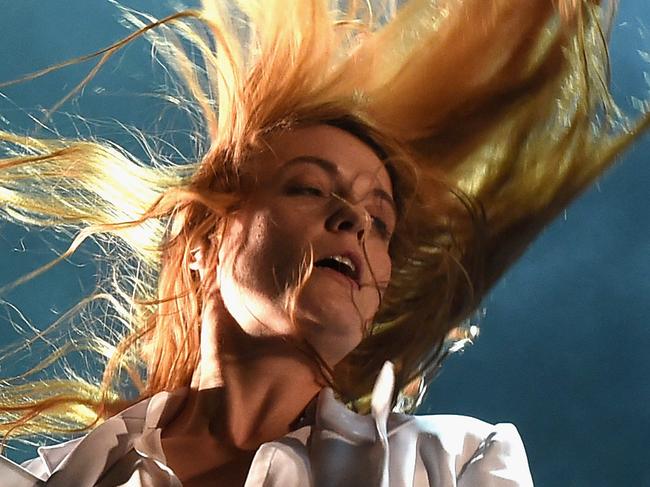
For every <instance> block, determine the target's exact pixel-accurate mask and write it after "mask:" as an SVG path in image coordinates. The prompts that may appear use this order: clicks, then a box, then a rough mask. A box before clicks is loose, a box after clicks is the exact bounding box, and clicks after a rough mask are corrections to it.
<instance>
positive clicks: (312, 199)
mask: <svg viewBox="0 0 650 487" xmlns="http://www.w3.org/2000/svg"><path fill="white" fill-rule="evenodd" d="M275 147H276V148H275V149H274V150H273V158H272V159H273V160H272V161H270V162H269V161H266V165H264V166H260V167H257V168H254V171H255V174H256V177H257V178H258V179H259V181H260V188H261V189H260V190H259V191H256V197H255V198H253V199H252V201H251V203H250V204H249V205H248V206H246V207H245V208H244V209H243V210H242V211H241V212H240V214H238V215H235V217H234V219H233V222H234V223H233V224H232V225H231V227H230V228H231V230H229V233H228V235H226V237H225V239H224V242H223V244H222V246H221V247H220V252H219V262H218V264H217V278H216V279H215V282H211V283H209V284H210V289H211V291H210V296H212V298H211V299H209V300H207V302H206V304H205V306H204V309H203V311H202V325H201V356H200V362H199V366H198V368H197V369H196V371H195V373H194V376H193V379H192V384H191V387H190V392H189V395H188V397H187V399H186V401H185V403H184V404H183V405H182V407H181V409H180V411H179V413H178V414H177V416H176V417H175V418H173V419H172V420H171V422H170V423H169V424H168V425H167V426H166V427H165V428H164V429H163V432H162V446H163V450H164V452H165V456H166V458H167V463H168V465H169V466H170V467H171V468H172V470H173V471H174V472H175V473H176V475H177V476H178V477H179V479H180V480H181V482H183V485H184V486H190V487H198V486H204V485H205V486H207V485H210V486H214V485H215V484H217V485H229V486H230V485H233V486H234V485H243V484H244V482H245V479H246V476H247V473H248V470H249V468H250V464H251V461H252V459H253V456H254V454H255V451H256V450H257V448H258V447H259V446H260V445H261V444H263V443H265V442H268V441H272V440H275V439H277V438H280V437H282V436H284V435H286V434H287V433H289V432H290V431H291V425H292V423H294V422H295V420H296V419H297V418H298V417H299V416H300V415H301V413H302V412H303V411H304V409H305V407H306V406H307V404H308V403H309V402H310V401H311V400H312V399H313V398H314V397H315V396H316V395H317V394H318V392H319V391H320V389H322V387H323V386H324V385H325V383H324V381H323V379H322V378H321V375H320V371H319V369H318V367H317V366H316V363H315V361H314V360H313V359H312V358H310V357H309V356H308V354H307V353H306V352H305V351H304V347H303V350H301V347H300V346H299V345H298V343H300V340H299V339H298V337H300V338H302V339H305V340H307V341H308V343H309V344H310V345H311V346H312V347H313V348H315V349H316V350H317V351H318V353H319V354H320V355H321V357H322V358H323V359H324V360H326V362H327V363H328V364H329V365H331V366H334V365H335V364H336V363H338V362H339V361H340V360H341V359H342V358H343V357H345V355H347V354H348V353H349V352H350V351H351V350H352V349H354V347H356V346H357V345H358V343H359V341H360V340H361V338H362V336H363V330H364V326H365V324H366V323H367V322H368V321H369V320H371V319H372V317H373V316H374V314H375V313H376V311H377V308H378V305H379V296H378V291H377V287H376V282H379V283H385V282H388V280H389V279H390V269H391V263H390V257H389V256H388V243H389V240H390V234H391V232H392V230H393V228H394V225H395V214H394V208H393V207H392V203H391V201H389V200H390V198H392V186H391V182H390V178H389V177H388V174H387V172H386V170H385V168H384V167H383V163H382V162H381V161H380V160H379V159H378V157H377V156H376V155H375V153H374V152H373V151H372V150H371V149H370V148H369V147H367V146H366V145H365V144H363V143H362V142H361V141H359V140H358V139H356V138H355V137H354V136H352V135H350V134H348V133H347V132H344V131H342V130H340V129H337V128H334V127H329V126H313V127H307V128H302V129H297V130H296V131H294V132H292V133H290V134H289V135H288V136H281V137H279V138H278V141H277V144H276V146H275ZM302 156H309V157H315V158H319V159H322V160H325V161H329V162H331V163H332V167H333V168H334V170H332V168H329V169H328V168H327V167H324V166H323V167H321V166H322V165H320V166H319V165H318V164H314V163H313V162H309V161H306V162H305V161H301V160H298V161H297V162H296V158H298V159H300V158H301V157H302ZM287 161H293V162H290V163H288V164H287ZM334 192H336V193H337V194H340V195H343V196H344V197H345V199H346V201H347V202H346V203H342V202H341V201H339V200H338V199H336V198H332V197H331V194H332V193H334ZM258 193H259V196H257V195H258ZM378 195H379V196H378ZM361 236H365V239H364V240H363V243H361V240H362V239H361ZM362 245H363V246H364V248H361V246H362ZM307 251H309V252H312V253H313V255H314V261H316V260H318V259H319V258H323V257H325V256H332V255H339V254H342V253H344V252H349V253H350V255H352V254H359V255H364V253H365V254H366V255H367V260H365V261H364V260H360V261H359V262H358V265H359V267H360V269H359V276H358V279H357V281H358V282H357V283H354V282H353V281H348V280H346V278H344V277H343V278H342V277H341V276H340V275H337V274H338V273H337V272H335V271H332V270H330V269H324V268H314V272H313V273H312V275H311V276H310V277H309V279H308V281H307V285H306V286H305V288H304V292H303V293H301V295H300V299H299V302H298V306H297V310H298V313H297V316H296V322H297V325H298V327H299V330H296V329H295V326H294V324H293V323H292V322H291V320H290V319H289V317H288V316H287V314H286V311H285V308H284V306H283V304H282V303H283V302H284V299H285V298H286V295H285V294H283V293H285V292H286V286H285V284H286V283H287V282H289V277H286V276H284V274H287V276H288V275H289V274H291V273H290V272H288V271H287V272H284V270H286V269H293V268H295V267H296V266H298V265H299V264H300V262H301V261H302V259H303V258H304V256H305V253H306V252H307ZM193 265H194V267H193V268H194V269H196V270H197V271H198V272H199V274H200V276H201V278H204V276H205V271H206V269H205V263H204V262H203V261H202V252H201V251H200V249H199V251H198V252H197V253H196V262H195V263H194V264H193ZM269 269H272V270H273V271H272V272H269ZM276 271H277V272H276ZM269 276H272V279H269ZM372 276H374V279H371V277H372ZM285 278H286V279H287V281H286V282H285V281H283V279H285ZM278 281H280V282H278ZM242 303H244V305H242ZM259 317H261V318H259ZM279 405H281V407H279Z"/></svg>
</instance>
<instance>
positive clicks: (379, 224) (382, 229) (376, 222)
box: [370, 215, 390, 240]
mask: <svg viewBox="0 0 650 487" xmlns="http://www.w3.org/2000/svg"><path fill="white" fill-rule="evenodd" d="M370 218H371V219H372V224H373V226H374V227H375V228H376V229H377V231H378V232H379V234H380V235H381V236H382V237H383V238H384V239H386V240H388V239H389V238H390V232H389V231H388V225H387V224H386V222H385V221H384V220H382V219H381V218H379V217H377V216H372V215H371V216H370Z"/></svg>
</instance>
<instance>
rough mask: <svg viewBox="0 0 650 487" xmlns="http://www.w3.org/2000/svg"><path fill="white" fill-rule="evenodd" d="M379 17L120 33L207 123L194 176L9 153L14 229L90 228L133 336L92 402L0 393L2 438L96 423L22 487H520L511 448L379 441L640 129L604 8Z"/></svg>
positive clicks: (115, 157) (387, 437) (70, 391)
mask: <svg viewBox="0 0 650 487" xmlns="http://www.w3.org/2000/svg"><path fill="white" fill-rule="evenodd" d="M513 3H514V2H513ZM262 7H264V8H262ZM383 7H385V8H384V9H383V10H381V9H379V10H375V11H374V14H375V17H374V18H373V17H372V16H371V15H370V11H369V10H366V6H365V4H364V5H363V6H358V5H355V4H354V3H352V4H351V5H349V6H346V8H343V7H341V9H340V10H341V11H339V12H338V13H337V14H336V15H334V14H333V13H331V12H330V11H329V10H328V8H327V5H325V3H324V2H316V1H314V2H296V3H295V4H291V5H290V6H288V7H287V6H286V5H284V4H282V5H281V4H280V3H278V5H277V6H276V5H275V4H273V5H270V4H268V3H265V4H264V5H258V4H257V3H255V2H246V3H243V2H242V4H241V5H238V9H232V10H228V9H227V8H226V7H225V6H223V5H222V4H221V3H217V2H205V4H204V6H203V9H202V10H201V11H186V12H181V13H179V14H175V15H173V16H171V17H170V18H168V19H166V20H164V21H163V22H159V23H156V24H150V25H145V23H143V17H141V16H138V15H137V14H136V13H134V12H130V11H125V15H126V16H127V18H129V19H130V20H131V21H132V22H133V23H134V24H136V25H137V26H139V27H140V28H141V31H140V32H146V33H148V34H150V35H151V36H152V39H153V41H154V43H155V45H156V46H157V48H158V49H159V50H160V52H161V53H162V54H163V55H165V56H167V58H168V60H169V63H170V64H171V65H172V66H173V67H176V69H177V70H178V72H179V74H180V75H181V77H182V78H183V79H184V81H185V82H186V84H187V85H188V88H189V92H190V93H191V95H192V96H193V97H194V99H195V100H196V107H198V109H199V110H200V111H201V114H202V116H203V118H204V122H205V123H204V127H205V130H206V132H207V137H208V141H209V147H208V148H207V149H206V151H205V153H204V154H202V155H201V162H200V163H199V164H197V165H194V166H189V167H182V168H178V167H163V166H161V165H159V166H154V167H151V166H143V165H140V164H138V163H137V162H135V161H133V160H132V159H130V158H129V157H128V155H126V154H124V153H123V152H120V151H119V150H115V148H114V147H111V146H109V145H108V144H102V143H98V142H88V141H85V142H84V141H79V142H77V141H66V140H43V139H40V140H39V139H34V138H31V139H26V138H24V137H18V136H14V135H11V134H8V133H3V134H2V137H3V140H4V141H5V142H6V143H7V146H8V147H9V149H10V150H12V151H14V153H16V152H20V153H21V154H22V155H17V156H15V157H11V158H8V159H6V160H5V162H4V163H3V165H2V166H1V167H2V173H1V174H2V175H1V176H0V178H2V182H3V187H4V188H6V189H5V194H6V196H3V201H5V202H6V203H5V204H6V205H7V206H6V207H7V208H9V211H8V212H7V213H8V215H9V216H10V217H11V218H13V219H16V220H19V221H21V220H22V221H26V222H29V223H31V224H40V225H43V226H55V225H60V226H64V227H67V228H70V226H71V225H72V226H74V227H76V228H80V229H81V232H80V233H79V234H78V237H77V238H76V239H75V241H74V242H73V244H72V245H71V247H70V250H69V252H68V253H67V254H66V255H65V256H67V255H69V253H72V252H73V251H74V249H75V248H76V247H77V246H78V245H79V244H80V243H81V241H82V240H83V239H84V238H86V237H88V236H89V235H93V236H95V238H101V237H102V235H109V236H116V237H118V238H120V239H122V241H124V242H125V243H126V245H127V246H128V247H127V248H126V249H125V250H126V254H125V255H124V256H123V257H121V258H118V259H117V262H118V263H122V264H123V265H124V266H129V265H130V266H132V265H133V262H132V259H133V256H130V257H127V255H128V252H131V253H135V257H137V259H138V265H139V266H141V267H140V270H139V271H138V274H137V275H136V276H135V278H134V279H132V280H130V281H128V283H129V284H127V285H126V289H124V287H125V284H124V281H122V282H120V281H119V280H116V286H117V288H116V289H115V290H114V291H113V293H112V294H111V295H110V296H108V297H106V298H107V299H108V300H110V303H111V305H112V306H113V308H114V309H115V311H116V312H117V313H118V314H119V316H120V318H121V319H122V321H123V323H124V324H125V327H126V330H125V336H124V338H123V339H122V340H121V342H120V343H119V345H118V347H117V349H116V353H114V354H112V355H111V356H110V358H109V359H108V360H107V364H106V369H105V370H106V371H105V374H104V380H103V382H102V384H101V385H100V386H97V385H95V384H92V383H90V384H89V383H87V382H83V381H73V380H68V381H56V382H53V383H49V384H44V386H41V387H40V388H39V387H38V386H37V387H34V386H31V389H30V391H31V392H30V396H29V397H28V399H27V400H24V399H22V397H23V395H24V390H25V389H24V386H23V384H22V383H21V382H20V381H21V380H23V378H22V377H16V378H15V380H14V381H13V382H11V381H9V382H8V383H9V386H6V387H5V391H6V393H5V396H4V397H3V403H2V409H3V410H4V411H5V412H6V416H5V418H6V419H5V420H4V421H3V422H4V425H5V426H4V428H5V432H7V433H11V434H19V433H33V432H47V431H54V430H55V427H56V426H58V425H60V424H63V425H64V426H67V428H68V429H71V428H74V427H79V428H82V429H83V428H86V429H87V428H90V427H92V426H94V425H95V424H96V423H98V422H101V421H102V420H104V419H106V418H110V419H107V420H106V421H105V422H104V423H103V424H101V425H99V426H97V427H96V428H95V429H94V430H93V431H92V432H91V433H90V434H89V435H88V436H87V437H85V438H83V439H78V440H73V442H72V443H67V444H64V445H62V446H60V447H58V448H54V449H50V450H45V451H44V452H43V453H42V454H41V457H40V458H38V459H35V460H34V461H32V462H29V463H28V464H26V465H25V467H26V468H27V470H29V472H26V471H24V469H23V468H21V467H18V466H12V465H11V464H9V463H8V462H5V463H4V465H3V468H4V469H5V470H3V472H2V473H3V478H7V479H11V482H12V483H11V485H35V484H36V485H38V482H39V480H38V479H41V480H42V481H45V480H47V482H48V483H47V485H178V484H179V482H182V483H183V485H208V484H209V485H214V483H215V482H220V484H219V485H243V484H244V483H245V484H246V485H309V483H310V482H311V483H313V484H314V485H484V484H485V485H530V484H531V481H530V474H529V473H528V469H527V466H526V461H525V453H524V452H523V447H522V446H521V441H520V439H519V437H518V435H517V433H516V431H515V430H513V429H512V427H510V426H508V425H496V426H492V425H488V424H485V423H482V422H479V421H477V420H472V419H470V418H457V417H451V418H436V417H431V418H424V419H416V418H414V417H408V416H401V415H390V417H389V415H388V411H389V410H390V409H391V405H392V403H394V401H395V399H396V398H394V397H393V389H394V387H393V376H392V373H391V366H390V365H388V366H387V367H386V368H384V369H383V372H382V373H381V374H379V371H380V370H381V369H382V366H383V364H384V363H385V362H386V361H387V360H389V361H391V362H392V363H393V364H394V372H395V378H394V380H395V382H396V388H395V389H396V390H397V391H403V399H404V398H406V399H408V397H415V398H417V396H418V389H417V385H418V384H419V383H420V381H421V378H422V377H423V376H425V375H427V374H429V375H430V374H431V373H432V372H434V371H435V368H436V367H437V365H438V363H439V362H440V360H441V358H442V357H444V355H445V353H446V352H447V351H448V350H449V344H450V342H452V341H453V340H455V339H460V340H462V339H466V338H467V335H466V334H465V332H464V331H463V327H462V324H463V322H464V320H465V319H466V318H467V317H468V316H469V315H470V313H471V312H472V311H473V310H474V309H475V308H476V306H477V305H478V303H479V301H480V298H481V297H482V295H483V294H484V293H485V291H486V289H488V288H489V286H490V285H491V284H492V283H493V282H494V281H495V280H496V279H497V278H498V277H499V275H500V274H501V273H502V272H503V271H504V270H505V269H506V268H507V266H508V265H509V264H510V263H511V262H512V261H513V260H514V259H515V258H516V257H517V256H518V255H519V253H520V252H521V251H522V250H523V248H524V247H525V246H526V245H527V244H528V243H529V242H530V241H531V239H532V238H533V237H534V236H535V235H536V234H537V232H539V230H540V229H541V228H542V227H543V225H544V224H545V223H546V222H548V221H549V220H550V219H551V218H552V217H553V216H554V215H555V214H557V212H558V211H559V210H560V209H561V208H562V207H563V206H564V205H566V204H567V203H568V202H569V201H570V199H571V198H573V197H574V196H575V195H576V194H577V193H578V192H579V191H581V190H582V189H583V188H585V187H586V186H587V185H588V184H589V183H590V182H591V181H592V180H593V179H594V178H595V177H597V176H598V174H600V172H601V171H602V170H603V169H604V168H606V167H607V165H608V164H609V163H610V162H611V161H612V159H613V158H614V157H615V155H616V154H617V153H618V152H620V151H621V150H622V149H623V148H624V147H625V145H626V144H628V143H630V142H631V141H632V140H633V138H634V136H635V135H636V134H637V133H638V132H640V131H641V130H642V128H643V127H644V124H646V123H647V118H645V119H643V120H642V121H641V122H639V124H638V126H637V127H636V128H634V129H633V130H631V131H630V132H626V133H622V134H619V133H618V132H617V131H616V128H617V127H616V122H617V121H618V119H617V118H616V115H617V112H616V111H615V110H614V108H615V107H614V106H613V105H612V103H611V100H610V98H609V95H608V92H607V89H606V87H605V86H604V85H603V84H602V83H601V79H602V78H603V73H604V70H605V69H606V63H605V58H604V54H605V51H604V45H603V44H602V43H601V41H602V38H601V37H600V35H599V34H600V32H601V31H600V28H601V26H600V23H599V18H600V16H601V15H603V14H602V12H601V11H600V8H599V7H598V6H597V5H596V4H594V3H593V2H577V3H576V4H573V3H568V2H567V3H566V4H565V3H562V4H561V5H559V6H557V9H556V6H554V5H552V3H551V2H548V1H541V0H539V1H536V2H528V3H527V4H526V5H525V6H522V5H519V4H517V5H511V2H505V1H504V2H492V3H491V4H490V8H489V9H486V7H485V2H478V1H465V2H449V3H448V4H442V3H438V4H436V5H431V4H430V2H417V1H411V2H409V3H408V4H406V5H405V6H403V7H402V8H401V9H400V11H399V12H398V13H397V14H395V13H394V12H393V11H392V10H391V9H390V5H384V6H383ZM242 18H243V19H245V21H246V22H245V23H243V24H242V23H241V22H240V20H241V19H242ZM192 19H197V20H198V21H200V23H201V24H203V25H205V26H206V28H207V31H205V30H201V25H200V24H198V25H197V24H196V23H192V22H191V21H192ZM422 19H425V20H426V21H422ZM145 20H146V21H149V22H151V19H145ZM382 24H386V26H385V27H384V28H382V29H379V28H378V27H379V26H380V25H382ZM241 25H245V26H247V28H248V30H245V31H243V32H242V29H241V27H240V26H241ZM468 25H471V26H472V27H476V28H475V29H471V31H470V32H468V29H467V26H468ZM166 26H170V27H174V28H175V29H177V30H176V32H178V33H179V34H180V35H181V36H183V40H182V41H177V38H175V37H174V34H173V33H172V31H168V30H164V29H165V28H166ZM154 27H156V28H159V29H162V30H161V31H160V33H158V32H157V31H156V30H153V28H154ZM176 41H177V42H176ZM183 42H186V43H187V42H191V43H192V44H193V46H194V48H195V49H196V50H197V51H198V52H199V53H201V56H202V57H201V58H200V59H199V60H191V59H190V58H189V57H187V54H186V53H187V52H188V51H186V50H184V48H183ZM122 44H124V43H119V44H117V45H116V46H114V47H112V48H111V49H109V50H107V51H106V53H105V55H106V56H108V55H110V54H112V53H113V52H114V51H115V50H116V49H117V48H118V47H120V46H121V45H122ZM214 45H216V50H215V48H214V47H213V46H214ZM486 46H487V47H486ZM479 47H481V48H483V50H482V53H483V54H482V55H481V56H476V55H475V53H476V52H477V51H478V48H479ZM551 102H552V103H551ZM217 106H218V109H216V108H215V107H217ZM603 108H604V109H605V111H604V112H603ZM596 115H601V118H600V120H601V123H600V124H599V125H594V124H593V122H594V120H595V116H596ZM130 181H134V182H135V183H136V184H137V186H136V187H137V189H138V190H137V191H134V190H133V187H134V186H133V185H129V182H130ZM107 188H108V190H107ZM43 270H44V269H39V270H38V271H37V272H42V271H43ZM27 277H28V278H29V277H32V276H27ZM120 287H121V289H120ZM104 297H105V296H99V295H98V296H97V297H96V299H97V300H99V299H102V298H104ZM95 345H97V343H95ZM97 348H98V347H97ZM142 364H145V365H146V378H145V379H142V378H141V377H139V375H138V373H139V372H140V370H141V368H142ZM36 369H38V367H37V368H36ZM378 374H379V378H377V376H378ZM125 375H128V376H129V377H130V378H131V383H132V384H133V385H134V386H135V387H137V388H138V397H136V398H134V399H132V400H130V401H129V400H127V399H128V398H127V397H125V396H126V394H125V392H126V388H125V387H124V386H123V385H122V384H121V380H122V379H123V378H124V376H125ZM375 380H376V386H375V390H374V393H373V395H372V401H371V402H372V404H371V407H368V404H367V403H368V396H369V394H370V391H371V390H372V387H373V384H374V383H375ZM328 385H329V386H331V387H332V388H334V389H335V390H336V392H337V395H338V398H339V399H340V400H343V401H345V402H348V403H349V404H350V406H351V407H352V408H356V409H357V410H358V411H363V410H364V409H365V410H367V409H371V411H372V415H371V416H361V415H357V414H355V413H353V412H348V411H347V410H346V409H345V408H343V407H342V405H341V404H340V403H339V402H337V400H335V399H334V398H333V396H332V394H331V392H329V391H330V389H328V388H327V387H325V386H328ZM46 386H47V387H46ZM3 392H4V391H3ZM402 402H404V401H402ZM130 404H133V405H132V406H131V407H130V408H126V406H127V405H130ZM56 421H58V423H57V422H56ZM30 472H31V473H30ZM400 482H401V483H400Z"/></svg>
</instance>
